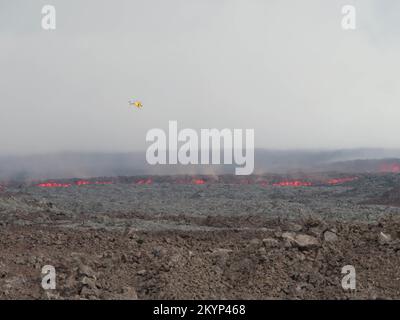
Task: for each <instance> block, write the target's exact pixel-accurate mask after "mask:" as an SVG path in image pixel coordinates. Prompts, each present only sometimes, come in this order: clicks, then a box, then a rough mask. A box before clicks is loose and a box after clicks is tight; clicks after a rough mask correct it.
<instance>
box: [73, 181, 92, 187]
mask: <svg viewBox="0 0 400 320" xmlns="http://www.w3.org/2000/svg"><path fill="white" fill-rule="evenodd" d="M75 184H76V185H77V186H85V185H88V184H90V181H87V180H79V181H77V182H75Z"/></svg>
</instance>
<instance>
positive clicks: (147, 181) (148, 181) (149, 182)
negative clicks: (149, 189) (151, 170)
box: [136, 179, 153, 184]
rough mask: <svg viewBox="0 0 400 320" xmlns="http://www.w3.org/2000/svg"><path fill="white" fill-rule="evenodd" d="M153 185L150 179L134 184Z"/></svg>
mask: <svg viewBox="0 0 400 320" xmlns="http://www.w3.org/2000/svg"><path fill="white" fill-rule="evenodd" d="M152 183H153V180H151V179H142V180H139V181H138V182H136V184H152Z"/></svg>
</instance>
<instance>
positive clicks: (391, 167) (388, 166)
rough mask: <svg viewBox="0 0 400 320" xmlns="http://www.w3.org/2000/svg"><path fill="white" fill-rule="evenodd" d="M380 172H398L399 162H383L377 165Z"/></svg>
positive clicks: (399, 168) (399, 171)
mask: <svg viewBox="0 0 400 320" xmlns="http://www.w3.org/2000/svg"><path fill="white" fill-rule="evenodd" d="M379 171H380V172H391V173H400V164H399V163H384V164H382V165H381V166H380V167H379Z"/></svg>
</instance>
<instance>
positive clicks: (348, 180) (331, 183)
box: [327, 177, 358, 185]
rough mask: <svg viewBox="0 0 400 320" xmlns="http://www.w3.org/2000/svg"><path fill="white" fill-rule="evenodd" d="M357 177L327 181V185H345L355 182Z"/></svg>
mask: <svg viewBox="0 0 400 320" xmlns="http://www.w3.org/2000/svg"><path fill="white" fill-rule="evenodd" d="M357 179H358V178H357V177H349V178H338V179H330V180H328V182H327V183H328V184H330V185H336V184H342V183H346V182H351V181H354V180H357Z"/></svg>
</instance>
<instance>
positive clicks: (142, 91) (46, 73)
mask: <svg viewBox="0 0 400 320" xmlns="http://www.w3.org/2000/svg"><path fill="white" fill-rule="evenodd" d="M45 4H52V5H54V6H55V7H56V10H57V29H56V30H55V31H44V30H42V28H41V18H42V15H41V9H42V6H43V5H45ZM346 4H351V5H355V6H356V9H357V29H356V30H355V31H344V30H343V29H342V28H341V19H342V13H341V8H342V6H343V5H346ZM399 12H400V1H398V0H375V1H372V0H362V1H361V0H360V1H354V0H353V1H351V0H346V1H345V0H342V1H338V0H330V1H326V0H303V1H293V0H269V1H268V0H240V1H239V0H168V1H165V0H142V1H133V0H127V1H122V0H115V1H99V0H93V1H89V0H84V1H83V0H69V1H65V0H64V1H61V0H46V1H39V0H30V1H26V0H0V41H1V42H0V43H1V45H0V46H1V50H0V98H1V101H0V154H14V153H43V152H56V151H124V152H125V151H128V152H129V151H135V150H144V149H145V148H146V146H147V145H148V144H147V143H146V141H145V136H146V132H147V131H148V130H149V129H151V128H157V127H160V128H165V129H167V126H168V120H177V121H178V126H179V128H185V127H189V128H194V129H200V128H214V127H215V128H220V129H223V128H243V129H245V128H254V129H255V138H256V146H257V147H262V148H279V149H286V148H312V149H315V148H325V149H326V148H352V147H390V148H397V147H400V138H399V137H400V125H399V123H400V79H399V75H400V60H399V57H400V41H399V36H400V19H398V17H399ZM130 98H137V99H139V100H141V101H142V102H143V104H144V108H143V109H142V110H135V109H132V108H131V107H129V105H128V103H127V101H128V99H130Z"/></svg>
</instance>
